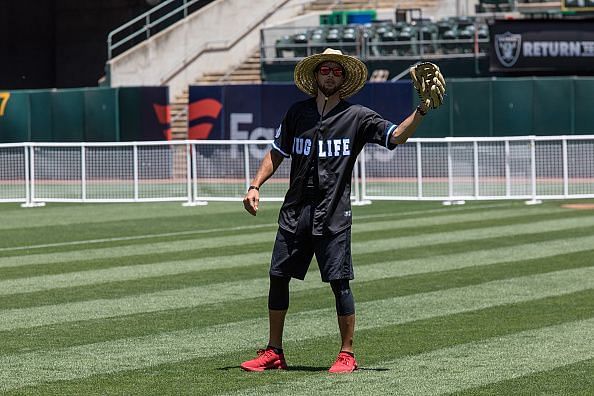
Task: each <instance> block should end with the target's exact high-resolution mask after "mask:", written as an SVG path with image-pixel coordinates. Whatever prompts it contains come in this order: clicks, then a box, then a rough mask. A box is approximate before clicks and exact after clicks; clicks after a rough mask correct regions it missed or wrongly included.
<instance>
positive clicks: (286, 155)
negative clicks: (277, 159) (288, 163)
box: [272, 142, 290, 158]
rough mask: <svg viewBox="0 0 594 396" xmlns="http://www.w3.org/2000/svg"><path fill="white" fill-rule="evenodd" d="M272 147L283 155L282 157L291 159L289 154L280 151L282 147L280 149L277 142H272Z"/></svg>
mask: <svg viewBox="0 0 594 396" xmlns="http://www.w3.org/2000/svg"><path fill="white" fill-rule="evenodd" d="M272 147H273V148H274V149H275V150H276V151H278V152H279V153H281V155H282V156H283V157H285V158H289V157H290V155H289V154H287V153H285V152H284V151H283V150H281V149H280V147H278V146H277V145H276V143H275V142H272Z"/></svg>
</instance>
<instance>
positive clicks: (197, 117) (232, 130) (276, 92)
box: [188, 81, 412, 158]
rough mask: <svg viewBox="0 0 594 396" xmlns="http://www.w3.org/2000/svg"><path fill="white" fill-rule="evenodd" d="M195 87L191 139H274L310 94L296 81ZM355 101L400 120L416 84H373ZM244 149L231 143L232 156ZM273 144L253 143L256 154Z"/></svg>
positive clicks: (191, 101)
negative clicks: (294, 108) (287, 117)
mask: <svg viewBox="0 0 594 396" xmlns="http://www.w3.org/2000/svg"><path fill="white" fill-rule="evenodd" d="M189 93H190V98H189V107H188V116H189V117H188V118H189V121H188V130H189V134H188V135H189V138H190V139H211V140H228V139H232V140H272V139H273V138H274V131H275V130H276V128H277V127H278V125H279V124H280V123H281V121H282V119H283V117H284V116H285V113H286V112H287V110H288V109H289V107H291V105H292V104H293V103H295V102H297V101H300V100H304V99H307V95H305V94H304V93H303V92H301V91H299V90H298V89H297V87H295V85H294V84H292V83H285V84H259V85H200V86H191V87H190V92H189ZM349 101H350V102H352V103H360V104H362V105H364V106H367V107H369V108H372V109H373V110H375V111H377V112H378V113H380V114H381V115H382V116H383V117H385V118H386V119H389V120H392V121H394V122H398V121H400V120H402V119H404V118H405V117H406V116H407V115H408V114H409V113H410V111H411V109H412V90H411V88H410V83H409V82H405V81H403V82H396V83H373V84H367V85H366V86H365V87H364V88H363V89H362V90H361V91H360V92H359V93H358V94H357V95H355V96H353V97H352V98H349ZM341 147H342V146H341ZM239 149H240V148H239V147H238V146H235V147H234V148H232V149H231V153H230V155H231V156H232V158H237V156H238V155H239ZM267 149H268V148H267V147H266V146H265V145H252V146H250V148H249V150H250V153H251V155H252V156H254V157H256V158H262V157H263V156H264V155H265V154H266V151H267Z"/></svg>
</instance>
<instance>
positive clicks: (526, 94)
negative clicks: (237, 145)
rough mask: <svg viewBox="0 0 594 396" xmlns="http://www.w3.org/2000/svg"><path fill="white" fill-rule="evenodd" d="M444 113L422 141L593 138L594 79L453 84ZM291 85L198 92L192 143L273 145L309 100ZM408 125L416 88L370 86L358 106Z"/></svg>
mask: <svg viewBox="0 0 594 396" xmlns="http://www.w3.org/2000/svg"><path fill="white" fill-rule="evenodd" d="M447 92H448V94H447V97H446V100H445V102H444V105H443V106H442V107H441V108H439V109H438V110H433V111H431V112H430V113H429V115H428V116H427V117H426V119H425V120H424V122H423V123H422V124H421V126H420V127H419V129H418V131H417V133H416V134H415V136H416V137H448V136H451V137H468V136H487V137H491V136H495V137H496V136H518V135H541V136H549V135H579V134H592V133H594V113H593V112H592V111H591V110H590V109H589V104H590V103H593V102H594V77H548V78H545V77H542V78H535V77H528V78H495V77H493V78H481V79H449V80H448V91H447ZM305 98H306V96H305V95H304V94H303V93H301V92H300V91H299V90H297V88H295V86H294V85H292V84H264V85H227V86H225V85H210V86H191V87H190V99H189V102H190V104H189V111H188V114H189V124H188V129H189V138H190V139H252V140H254V139H271V138H272V134H273V132H274V129H275V128H276V127H277V126H278V125H279V123H280V122H281V120H282V117H283V115H284V114H285V112H286V111H287V109H288V108H289V107H290V105H291V104H292V103H293V102H295V101H297V100H302V99H305ZM349 101H351V102H353V103H360V104H363V105H365V106H368V107H370V108H372V109H374V110H376V111H377V112H378V113H380V114H381V115H382V116H384V117H385V118H387V119H390V120H392V121H394V122H399V121H401V120H402V119H403V118H404V117H405V116H406V115H408V114H409V113H410V112H411V111H412V109H413V108H414V106H416V103H417V99H416V93H415V92H414V91H413V89H412V87H411V84H410V82H407V81H398V82H395V83H391V82H386V83H369V84H367V85H366V86H365V88H364V89H363V90H362V91H361V92H360V93H359V94H357V95H355V96H354V97H353V98H351V99H349Z"/></svg>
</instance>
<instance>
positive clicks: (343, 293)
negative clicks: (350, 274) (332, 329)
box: [330, 279, 355, 316]
mask: <svg viewBox="0 0 594 396" xmlns="http://www.w3.org/2000/svg"><path fill="white" fill-rule="evenodd" d="M330 286H331V287H332V291H333V292H334V297H335V299H336V313H337V314H338V315H339V316H347V315H353V314H354V313H355V299H354V297H353V293H352V292H351V287H350V285H349V280H348V279H338V280H333V281H330Z"/></svg>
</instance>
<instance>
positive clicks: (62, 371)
mask: <svg viewBox="0 0 594 396" xmlns="http://www.w3.org/2000/svg"><path fill="white" fill-rule="evenodd" d="M592 288H594V268H593V267H588V268H582V269H576V270H568V271H558V272H553V273H548V274H540V275H534V276H527V277H520V278H513V279H508V280H504V281H494V282H488V283H483V284H480V285H473V286H469V287H462V288H454V289H447V290H442V291H437V292H430V293H423V294H415V295H408V296H404V297H396V298H390V299H385V300H376V301H370V302H365V303H362V304H359V307H360V308H359V309H360V312H364V313H365V314H361V315H359V316H358V318H357V320H358V324H357V328H358V329H359V330H362V329H373V328H378V327H383V326H390V325H395V324H403V323H408V322H412V321H416V320H422V319H428V318H432V317H438V316H446V315H452V314H456V313H461V312H468V311H475V310H481V309H485V308H489V307H494V306H501V305H505V304H513V303H519V302H525V301H531V300H536V299H541V298H546V297H552V296H560V295H563V294H569V293H574V292H578V291H581V290H587V289H592ZM333 317H334V309H333V308H328V309H321V310H316V311H306V312H300V313H296V314H294V315H291V316H290V317H289V318H288V326H287V330H286V336H285V340H286V341H287V342H290V341H299V340H309V339H312V338H314V337H321V336H327V335H331V334H335V332H336V323H335V318H333ZM313 328H315V329H316V331H315V332H312V331H311V329H313ZM265 334H267V323H266V320H265V319H264V318H258V319H253V320H247V321H241V322H235V323H226V324H223V325H217V326H212V327H208V328H202V329H188V330H182V331H175V332H168V333H161V334H155V335H151V336H145V337H137V338H127V339H122V340H116V341H108V342H101V343H96V344H90V345H81V346H76V347H70V348H64V349H58V350H52V351H47V352H31V353H23V354H16V355H7V356H2V357H0V366H1V367H2V368H3V370H2V371H1V372H0V389H1V390H8V389H13V388H17V387H22V386H27V385H35V384H39V383H43V382H52V381H59V380H72V379H75V378H84V377H88V376H91V375H96V374H105V373H114V372H118V371H124V370H132V369H138V368H143V367H150V366H154V365H157V364H164V363H174V362H180V361H184V360H190V359H195V358H200V357H209V356H216V355H222V354H226V353H230V352H233V351H237V350H242V349H251V348H253V347H254V345H259V344H261V343H262V342H263V337H264V336H263V335H265ZM48 367H49V368H51V369H49V370H48Z"/></svg>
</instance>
